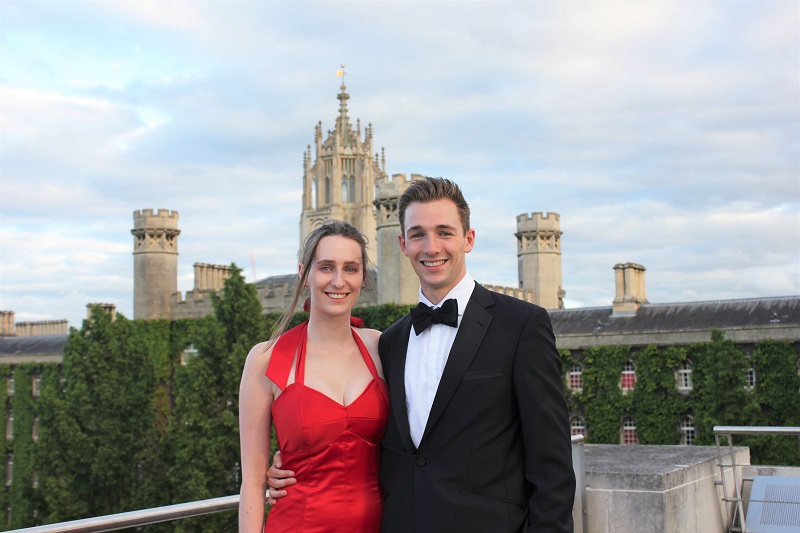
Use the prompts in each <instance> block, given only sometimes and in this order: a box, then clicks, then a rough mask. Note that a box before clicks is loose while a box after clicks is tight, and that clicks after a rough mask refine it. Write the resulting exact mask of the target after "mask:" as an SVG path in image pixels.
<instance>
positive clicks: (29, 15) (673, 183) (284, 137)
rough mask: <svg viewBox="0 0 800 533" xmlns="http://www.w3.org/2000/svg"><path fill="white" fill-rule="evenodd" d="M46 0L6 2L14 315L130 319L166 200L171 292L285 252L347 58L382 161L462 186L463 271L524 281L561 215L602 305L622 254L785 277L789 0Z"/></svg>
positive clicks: (685, 279) (697, 288) (681, 269)
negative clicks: (310, 157)
mask: <svg viewBox="0 0 800 533" xmlns="http://www.w3.org/2000/svg"><path fill="white" fill-rule="evenodd" d="M47 5H48V6H49V8H48V9H44V8H43V7H42V6H44V4H37V3H30V2H17V1H14V0H11V1H7V2H3V3H2V4H0V11H2V15H3V17H4V21H5V22H7V23H4V28H5V29H6V30H8V31H4V39H3V41H2V42H0V46H1V47H2V52H3V56H4V57H5V58H11V60H9V61H5V62H4V65H3V67H2V71H1V72H0V101H1V102H2V106H0V115H2V116H0V122H2V130H0V136H1V137H2V139H1V140H2V142H1V143H0V171H2V172H1V173H0V180H1V181H0V186H1V187H2V195H1V196H2V197H1V198H0V209H1V210H2V211H1V212H0V216H2V226H3V230H2V233H0V238H1V239H2V242H1V243H0V244H1V245H2V246H1V248H2V255H1V256H0V259H1V262H0V269H2V270H0V271H1V272H2V274H3V276H2V280H0V283H1V284H2V286H1V287H0V289H2V290H0V293H2V295H3V300H2V303H0V307H2V308H3V309H14V310H15V311H17V316H18V318H19V317H20V316H35V317H43V318H61V317H65V316H68V317H69V318H70V321H71V323H73V325H79V321H80V318H82V317H83V315H84V313H85V309H84V306H85V304H86V303H88V302H90V301H106V300H107V299H110V300H113V301H114V302H117V303H118V305H119V306H120V310H122V311H123V312H124V313H125V314H129V315H130V314H131V313H130V310H131V301H132V294H131V288H132V281H131V279H130V277H131V273H132V259H131V255H130V254H131V250H132V237H131V235H130V227H131V223H132V220H131V212H132V211H133V210H135V209H141V208H158V207H165V208H169V209H175V210H177V211H179V212H180V220H181V229H182V234H181V237H180V253H181V255H180V259H179V262H180V266H179V286H180V289H181V290H184V291H185V290H188V289H190V288H191V285H192V266H191V265H192V263H194V262H208V263H218V264H229V263H230V262H232V261H235V262H236V263H237V264H239V266H241V267H242V268H244V270H245V273H246V274H247V275H248V276H252V274H251V270H252V269H251V268H250V254H251V253H252V254H253V257H254V259H255V262H256V267H257V273H258V275H259V277H260V276H266V275H272V274H281V273H286V272H290V271H292V270H294V268H295V265H294V263H295V261H296V257H295V253H296V248H297V245H298V236H297V231H298V229H297V228H298V216H299V203H300V180H301V176H302V154H303V151H304V150H305V149H306V146H307V145H308V144H310V143H311V144H313V139H314V137H313V136H314V127H315V125H316V124H317V121H319V120H321V121H322V124H323V132H325V131H326V130H328V129H331V128H332V127H333V124H334V120H335V118H336V115H337V110H338V101H337V100H336V94H337V93H338V85H339V83H340V82H341V79H340V78H337V77H336V76H335V74H334V72H335V70H336V68H338V67H339V64H340V63H345V64H346V65H347V68H346V70H347V75H346V77H345V82H346V84H347V87H348V92H349V93H350V95H351V99H350V101H349V102H348V106H349V116H350V118H351V121H352V122H353V124H355V122H356V119H357V118H360V119H361V126H362V131H363V129H364V128H366V126H367V123H372V124H373V127H374V132H375V151H380V148H381V147H384V146H385V147H386V160H387V170H388V171H389V173H407V174H410V173H422V174H428V175H442V176H445V177H451V178H454V179H456V180H457V181H458V182H459V183H461V184H462V186H463V187H464V190H465V193H466V194H467V198H468V200H470V202H471V203H472V205H473V219H474V225H475V227H476V228H477V229H478V235H479V238H478V245H477V247H476V249H475V251H474V252H473V253H472V254H470V257H469V263H470V269H471V271H473V275H475V276H476V277H477V278H478V279H481V280H483V281H486V282H488V283H503V284H508V285H515V284H516V277H517V273H516V268H517V266H516V256H515V238H514V236H513V233H514V231H515V227H514V224H515V222H514V217H515V216H516V215H517V214H520V213H526V212H531V211H554V212H558V213H560V214H561V216H562V229H563V230H564V237H563V246H564V257H563V264H564V276H563V277H564V288H565V289H566V291H567V302H568V304H570V305H608V304H609V303H610V302H611V300H612V299H613V296H614V295H613V290H614V287H613V270H612V267H613V265H614V263H616V262H620V261H636V262H640V263H643V264H644V265H645V267H646V268H647V269H648V270H647V276H648V277H647V280H648V295H649V297H650V300H651V301H678V300H694V299H714V298H732V297H755V296H764V295H777V294H786V293H787V292H788V293H795V294H796V293H797V292H798V285H800V268H799V267H798V260H797V258H798V257H799V256H800V218H799V217H800V215H798V213H800V89H798V87H800V68H798V64H800V51H798V50H800V49H799V48H798V44H800V22H798V21H799V20H800V19H799V18H798V16H797V15H798V11H797V5H796V3H794V2H769V3H766V2H735V3H733V2H712V3H708V2H683V1H675V2H646V3H645V2H623V3H620V2H593V3H585V2H582V3H562V2H527V3H526V2H458V3H456V2H432V3H430V2H292V3H290V2H221V1H212V2H168V3H163V2H141V1H137V2H103V3H96V2H93V3H79V2H60V3H50V4H47ZM342 28H346V31H344V30H342ZM34 243H35V244H34ZM104 295H107V296H108V298H104V297H103V296H104ZM48 298H49V300H48ZM53 299H56V300H57V303H54V302H53V301H52V300H53ZM22 313H25V315H23V314H22Z"/></svg>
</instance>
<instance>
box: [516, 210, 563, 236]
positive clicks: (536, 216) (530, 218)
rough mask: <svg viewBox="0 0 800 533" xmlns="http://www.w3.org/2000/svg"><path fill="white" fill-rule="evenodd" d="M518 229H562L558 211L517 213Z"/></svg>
mask: <svg viewBox="0 0 800 533" xmlns="http://www.w3.org/2000/svg"><path fill="white" fill-rule="evenodd" d="M517 231H518V232H527V231H559V232H560V231H561V216H560V215H559V214H558V213H523V214H521V215H517Z"/></svg>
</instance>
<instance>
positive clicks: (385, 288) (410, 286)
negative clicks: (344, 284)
mask: <svg viewBox="0 0 800 533" xmlns="http://www.w3.org/2000/svg"><path fill="white" fill-rule="evenodd" d="M423 178H424V176H422V175H420V174H412V175H411V178H410V179H409V178H406V175H405V174H393V175H392V177H391V179H390V178H388V177H387V176H385V175H384V176H383V177H382V178H381V179H379V180H378V183H377V191H376V193H375V208H376V210H377V213H376V214H377V238H378V265H380V275H379V276H378V303H379V304H384V303H395V304H400V305H414V304H415V303H416V302H417V300H418V296H419V280H418V278H417V275H416V274H415V273H414V270H413V269H412V268H411V263H409V261H408V259H407V258H406V257H405V256H404V255H403V254H402V253H400V247H399V245H398V242H397V236H398V235H400V219H399V217H398V211H397V203H398V201H399V200H400V196H401V195H402V194H403V193H404V192H405V190H406V189H408V187H409V185H411V184H412V183H413V182H414V181H416V180H421V179H423Z"/></svg>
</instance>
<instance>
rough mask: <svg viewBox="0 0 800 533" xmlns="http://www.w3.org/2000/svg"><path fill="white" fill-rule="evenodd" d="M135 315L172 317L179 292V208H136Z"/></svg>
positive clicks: (146, 318) (135, 316) (133, 231)
mask: <svg viewBox="0 0 800 533" xmlns="http://www.w3.org/2000/svg"><path fill="white" fill-rule="evenodd" d="M131 233H132V234H133V318H134V319H136V320H149V319H155V318H163V319H171V318H172V302H173V295H174V294H175V293H176V292H178V235H180V233H181V230H179V229H178V212H177V211H169V210H168V209H158V210H156V211H155V212H153V210H152V209H142V210H141V211H134V212H133V229H132V230H131Z"/></svg>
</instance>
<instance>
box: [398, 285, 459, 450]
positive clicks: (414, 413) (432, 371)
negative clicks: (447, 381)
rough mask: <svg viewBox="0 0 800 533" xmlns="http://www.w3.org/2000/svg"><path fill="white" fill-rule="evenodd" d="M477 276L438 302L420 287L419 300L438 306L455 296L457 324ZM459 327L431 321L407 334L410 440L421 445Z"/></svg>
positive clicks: (407, 405) (407, 397)
mask: <svg viewBox="0 0 800 533" xmlns="http://www.w3.org/2000/svg"><path fill="white" fill-rule="evenodd" d="M474 288H475V280H474V279H472V276H470V275H469V273H467V274H466V275H465V276H464V277H463V278H462V279H461V281H459V282H458V284H457V285H456V286H455V287H453V288H452V289H451V290H450V292H448V293H447V296H445V297H444V298H442V301H441V302H439V304H437V305H435V306H434V305H433V304H431V302H430V301H429V300H428V299H427V298H425V295H424V294H422V289H420V291H419V301H420V302H422V303H424V304H425V305H427V306H430V307H439V306H440V305H441V304H442V303H444V302H445V300H448V299H450V298H455V299H456V300H457V301H458V324H459V326H460V325H461V317H462V316H464V310H465V309H466V308H467V303H468V302H469V299H470V297H471V296H472V290H473V289H474ZM456 333H458V328H454V327H451V326H447V325H444V324H431V326H430V327H429V328H428V329H426V330H425V331H423V332H422V333H420V334H419V335H417V334H416V332H415V331H414V327H413V326H412V327H411V333H410V334H409V338H408V352H407V354H406V368H405V382H406V383H405V385H406V408H407V410H408V426H409V429H410V430H411V440H413V441H414V445H415V446H417V447H419V442H420V440H422V434H423V433H424V432H425V425H426V424H427V423H428V415H430V413H431V407H432V406H433V399H434V397H435V396H436V390H437V389H438V388H439V381H440V380H441V379H442V373H443V372H444V366H445V364H447V357H448V356H449V355H450V349H451V348H452V347H453V341H455V339H456Z"/></svg>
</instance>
